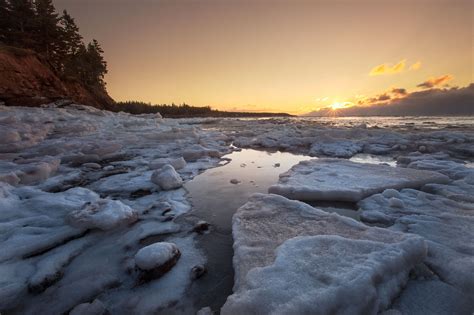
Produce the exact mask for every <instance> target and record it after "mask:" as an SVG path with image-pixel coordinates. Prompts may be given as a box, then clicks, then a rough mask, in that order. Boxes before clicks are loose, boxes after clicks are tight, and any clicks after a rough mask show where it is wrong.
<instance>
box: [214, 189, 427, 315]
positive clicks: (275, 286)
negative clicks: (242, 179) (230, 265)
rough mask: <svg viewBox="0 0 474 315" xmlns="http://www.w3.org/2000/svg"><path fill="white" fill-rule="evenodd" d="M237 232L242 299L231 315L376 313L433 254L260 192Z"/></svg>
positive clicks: (413, 240) (228, 310) (240, 217)
mask: <svg viewBox="0 0 474 315" xmlns="http://www.w3.org/2000/svg"><path fill="white" fill-rule="evenodd" d="M232 233H233V236H234V259H233V262H234V269H235V285H234V294H233V295H231V296H230V297H229V298H228V300H227V302H226V304H225V305H224V307H223V309H222V313H223V314H271V313H278V314H299V313H314V312H315V311H316V310H322V311H321V313H354V312H355V313H357V312H363V311H364V310H365V311H367V312H368V313H372V312H373V313H376V312H377V311H379V310H383V309H384V308H385V307H387V306H388V305H389V303H390V302H391V299H392V298H393V297H395V296H396V295H397V294H398V292H399V291H400V289H401V286H402V285H403V284H404V282H405V281H406V280H407V277H408V273H409V271H410V269H411V268H412V267H413V266H414V265H415V264H416V263H419V262H421V261H422V260H423V258H424V257H425V255H426V247H425V244H424V242H423V241H422V240H421V238H418V237H414V236H411V235H405V234H402V233H398V232H393V231H387V230H385V229H380V228H376V227H368V226H366V225H364V224H361V223H359V222H357V221H354V220H352V219H349V218H346V217H342V216H339V215H337V214H330V213H327V212H323V211H321V210H318V209H315V208H313V207H311V206H309V205H307V204H304V203H302V202H298V201H292V200H288V199H286V198H284V197H281V196H277V195H262V194H254V195H253V196H252V197H251V198H250V200H249V201H248V202H247V203H246V204H245V205H244V206H242V207H241V208H239V209H238V210H237V212H236V214H235V215H234V217H233V231H232ZM277 248H278V249H277ZM349 279H350V280H349ZM375 279H377V280H375ZM359 294H360V296H359ZM355 296H357V297H355ZM369 296H370V298H366V297H369ZM354 301H357V303H354Z"/></svg>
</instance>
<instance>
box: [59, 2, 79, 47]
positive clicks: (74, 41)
mask: <svg viewBox="0 0 474 315" xmlns="http://www.w3.org/2000/svg"><path fill="white" fill-rule="evenodd" d="M60 25H61V27H62V35H61V42H62V45H63V50H64V53H65V54H66V55H69V56H71V55H75V54H76V53H77V52H78V51H79V49H80V48H81V46H83V43H82V36H81V34H79V27H77V25H76V22H75V21H74V18H73V17H72V16H70V15H69V13H68V12H67V11H66V10H64V11H63V15H62V16H61V19H60Z"/></svg>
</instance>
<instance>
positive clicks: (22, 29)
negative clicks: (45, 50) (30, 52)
mask: <svg viewBox="0 0 474 315" xmlns="http://www.w3.org/2000/svg"><path fill="white" fill-rule="evenodd" d="M10 7H11V12H10V14H11V15H10V26H11V38H12V44H15V45H17V46H19V47H22V48H33V47H34V46H35V44H36V41H35V36H34V28H35V18H36V15H35V11H34V8H33V3H32V1H31V0H10Z"/></svg>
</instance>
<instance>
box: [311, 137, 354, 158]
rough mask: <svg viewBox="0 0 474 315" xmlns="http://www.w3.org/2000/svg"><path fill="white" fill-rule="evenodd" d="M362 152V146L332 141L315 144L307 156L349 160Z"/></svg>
mask: <svg viewBox="0 0 474 315" xmlns="http://www.w3.org/2000/svg"><path fill="white" fill-rule="evenodd" d="M361 151H362V146H361V145H360V144H358V143H355V142H353V141H350V140H339V139H332V140H331V141H330V142H326V143H324V142H323V143H319V142H315V143H314V144H313V145H312V146H311V149H310V150H309V155H311V156H319V155H325V156H330V157H337V158H350V157H351V156H353V155H354V154H356V153H359V152H361Z"/></svg>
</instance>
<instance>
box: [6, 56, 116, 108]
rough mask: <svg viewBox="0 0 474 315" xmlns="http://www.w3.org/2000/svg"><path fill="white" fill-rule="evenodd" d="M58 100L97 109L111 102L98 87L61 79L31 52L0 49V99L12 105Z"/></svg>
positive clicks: (110, 104)
mask: <svg viewBox="0 0 474 315" xmlns="http://www.w3.org/2000/svg"><path fill="white" fill-rule="evenodd" d="M59 99H70V100H72V101H74V102H75V103H80V104H85V105H91V106H94V107H97V108H100V109H110V108H111V107H112V106H113V104H114V100H113V99H112V98H111V97H110V96H109V95H108V94H107V92H106V91H105V90H103V89H101V88H94V87H88V86H84V85H83V84H81V83H79V82H77V81H69V80H61V79H60V78H58V76H57V75H56V74H55V73H54V72H53V71H52V70H51V69H50V68H49V67H48V65H47V64H46V63H45V61H44V60H42V59H41V58H40V57H39V56H37V55H36V54H35V53H33V52H32V51H28V50H8V49H0V101H3V102H5V104H6V105H11V106H38V105H41V104H45V103H49V102H52V101H56V100H59Z"/></svg>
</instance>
